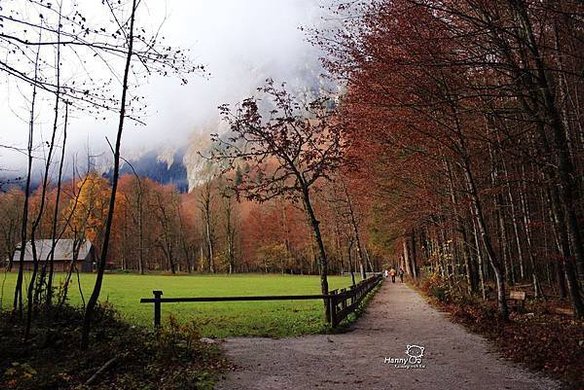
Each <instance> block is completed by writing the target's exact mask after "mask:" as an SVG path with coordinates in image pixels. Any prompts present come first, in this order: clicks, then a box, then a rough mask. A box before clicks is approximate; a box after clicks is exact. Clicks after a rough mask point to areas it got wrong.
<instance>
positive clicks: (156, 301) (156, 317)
mask: <svg viewBox="0 0 584 390" xmlns="http://www.w3.org/2000/svg"><path fill="white" fill-rule="evenodd" d="M152 293H153V294H154V329H155V330H156V331H158V330H159V329H160V317H161V316H160V311H161V310H160V309H161V307H160V306H161V305H162V303H161V302H160V297H161V296H162V291H160V290H154V291H152Z"/></svg>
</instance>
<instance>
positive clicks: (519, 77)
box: [314, 0, 584, 317]
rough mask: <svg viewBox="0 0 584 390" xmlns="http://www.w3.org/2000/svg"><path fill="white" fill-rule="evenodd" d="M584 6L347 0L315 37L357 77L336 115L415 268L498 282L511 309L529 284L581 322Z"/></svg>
mask: <svg viewBox="0 0 584 390" xmlns="http://www.w3.org/2000/svg"><path fill="white" fill-rule="evenodd" d="M583 10H584V9H583V8H582V3H581V2H576V1H562V2H558V1H528V0H509V1H503V2H491V1H466V0H452V1H440V2H437V1H425V0H420V1H418V0H392V1H375V2H373V3H372V4H369V3H368V4H367V5H362V4H361V5H359V4H358V3H357V4H355V3H352V4H351V5H347V4H344V5H343V6H341V7H339V9H338V10H337V11H338V13H339V14H340V15H343V16H346V15H347V14H349V15H353V16H355V15H359V16H358V17H347V18H346V19H345V22H344V25H343V28H341V29H340V30H337V32H334V31H333V32H331V31H323V32H319V33H317V34H316V35H315V37H314V39H315V41H317V42H318V43H319V44H321V45H322V46H323V47H325V48H326V49H327V50H328V54H329V55H330V56H329V57H328V59H327V64H328V66H329V68H330V69H331V70H332V71H333V72H334V73H335V74H337V75H339V76H340V77H342V78H343V79H344V80H346V82H347V93H346V95H345V96H344V97H343V101H342V108H341V113H340V118H341V120H342V121H343V122H344V123H345V125H346V130H347V132H348V134H349V136H350V137H351V138H352V139H353V140H355V142H353V143H352V145H351V151H350V154H351V155H352V156H353V158H354V159H355V161H356V162H358V165H359V166H360V167H361V171H360V172H361V173H360V179H361V180H362V181H365V182H366V183H365V184H363V185H367V186H369V188H371V189H372V192H373V195H374V196H375V199H376V201H375V203H374V204H373V208H372V209H371V212H373V213H379V214H378V216H377V217H376V219H377V221H376V224H375V225H376V226H378V228H379V229H381V230H383V231H385V234H386V236H388V237H395V238H396V239H397V240H396V241H395V242H394V244H395V243H397V244H395V248H396V250H398V251H400V252H403V253H402V256H403V258H404V259H406V260H407V261H406V264H405V265H406V266H408V267H409V268H410V269H411V270H410V272H412V273H413V272H415V271H416V269H417V268H420V267H424V268H426V269H429V270H430V271H431V272H435V273H438V274H439V275H441V276H442V277H443V278H444V279H446V280H447V281H448V283H449V284H450V285H451V286H458V288H460V290H461V292H462V293H463V294H479V295H482V296H483V297H485V296H486V295H487V294H488V289H489V286H490V282H491V281H494V282H495V285H496V293H497V299H498V304H499V311H500V313H501V314H502V315H503V316H504V317H505V316H507V306H506V301H505V294H506V288H507V286H512V285H515V284H524V283H531V288H532V292H533V294H534V295H535V296H536V297H539V298H544V297H545V293H546V291H547V292H551V293H553V294H557V295H559V296H560V297H569V299H570V300H571V302H572V306H573V308H574V313H575V315H576V316H577V317H582V316H583V315H584V305H583V301H582V299H583V296H582V280H583V279H584V263H583V254H582V218H583V213H584V209H583V207H582V206H583V204H584V202H582V194H583V189H584V188H583V181H582V177H583V176H582V167H583V166H582V164H583V157H584V153H583V146H584V139H583V134H584V133H583V132H582V123H583V121H582V106H581V100H582V97H583V96H584V95H583V93H582V92H583V90H582V88H583V77H582V69H583V63H584V62H583V58H582V53H583V52H584V51H583V50H582V49H583V47H582V43H583V40H582V38H583V36H584V35H583V33H584V30H583V27H584V25H583V21H582V18H581V15H582V11H583ZM363 173H366V175H363ZM544 286H545V287H546V288H545V289H544V288H543V287H544ZM548 287H549V288H548ZM550 288H551V290H550Z"/></svg>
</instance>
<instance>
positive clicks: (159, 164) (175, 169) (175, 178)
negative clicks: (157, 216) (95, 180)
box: [103, 148, 189, 192]
mask: <svg viewBox="0 0 584 390" xmlns="http://www.w3.org/2000/svg"><path fill="white" fill-rule="evenodd" d="M184 153H185V149H184V148H182V149H178V150H176V151H175V152H174V154H173V155H172V156H165V157H164V158H161V156H160V155H159V154H158V153H157V152H156V151H149V152H146V153H144V154H142V155H141V156H140V157H138V158H136V159H134V160H128V162H129V164H128V162H122V165H121V167H120V175H126V174H127V175H134V174H137V175H138V176H140V177H147V178H149V179H152V180H154V181H156V182H158V183H160V184H173V185H175V186H176V188H177V189H178V190H179V191H180V192H187V191H188V190H189V182H188V179H187V168H186V166H185V165H184V163H183V158H184ZM132 168H133V169H132ZM134 171H135V172H134ZM103 176H104V177H106V178H107V179H109V180H111V178H112V176H113V168H110V169H109V170H108V171H106V172H105V173H104V175H103Z"/></svg>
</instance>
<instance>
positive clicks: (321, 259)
mask: <svg viewBox="0 0 584 390" xmlns="http://www.w3.org/2000/svg"><path fill="white" fill-rule="evenodd" d="M302 200H303V202H304V208H305V210H306V213H307V214H308V220H309V222H310V226H311V227H312V233H313V238H314V241H315V243H316V246H317V248H318V265H319V268H320V290H321V292H322V294H323V295H327V294H328V293H329V286H328V259H327V256H326V251H325V248H324V242H323V241H322V235H321V233H320V221H319V220H318V219H317V218H316V215H315V213H314V209H313V208H312V203H311V200H310V192H309V188H308V186H306V185H303V186H302ZM325 316H326V319H327V321H328V320H329V319H330V308H329V307H328V305H327V304H326V302H325Z"/></svg>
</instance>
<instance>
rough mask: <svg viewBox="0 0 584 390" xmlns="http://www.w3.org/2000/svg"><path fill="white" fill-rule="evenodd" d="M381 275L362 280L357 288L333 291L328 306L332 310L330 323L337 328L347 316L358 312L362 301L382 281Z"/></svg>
mask: <svg viewBox="0 0 584 390" xmlns="http://www.w3.org/2000/svg"><path fill="white" fill-rule="evenodd" d="M382 280H383V276H382V275H381V274H377V275H374V276H372V277H370V278H367V279H365V280H362V281H361V282H359V283H358V284H356V285H355V286H351V287H349V288H348V289H346V288H343V289H341V290H333V291H331V292H330V293H329V295H328V305H329V308H330V320H329V323H330V324H331V325H332V327H333V328H334V327H336V326H337V325H338V324H340V323H341V321H343V320H344V319H345V318H347V316H348V315H349V314H350V313H352V312H354V311H355V310H357V308H358V307H359V304H360V303H361V301H362V300H363V299H364V298H365V296H367V294H369V293H370V292H371V290H373V289H374V288H375V287H376V286H377V285H378V284H379V283H380V282H381V281H382Z"/></svg>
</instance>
